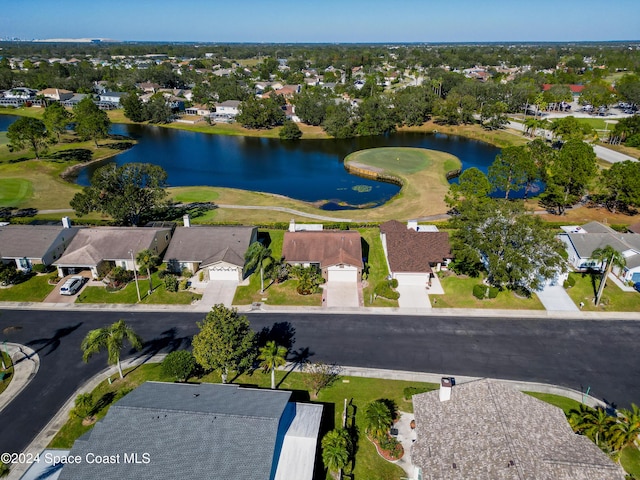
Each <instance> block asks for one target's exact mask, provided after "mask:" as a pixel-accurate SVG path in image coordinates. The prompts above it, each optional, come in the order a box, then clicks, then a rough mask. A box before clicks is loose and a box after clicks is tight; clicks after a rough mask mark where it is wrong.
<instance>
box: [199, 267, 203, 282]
mask: <svg viewBox="0 0 640 480" xmlns="http://www.w3.org/2000/svg"><path fill="white" fill-rule="evenodd" d="M198 281H199V282H202V281H204V270H200V273H198Z"/></svg>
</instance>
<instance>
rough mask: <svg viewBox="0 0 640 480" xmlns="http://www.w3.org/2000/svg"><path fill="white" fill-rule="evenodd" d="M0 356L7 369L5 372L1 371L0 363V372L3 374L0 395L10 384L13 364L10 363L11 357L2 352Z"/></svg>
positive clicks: (0, 364) (0, 381)
mask: <svg viewBox="0 0 640 480" xmlns="http://www.w3.org/2000/svg"><path fill="white" fill-rule="evenodd" d="M0 355H2V359H3V360H4V365H5V367H7V369H6V370H2V363H0V372H2V373H4V378H3V379H2V380H0V394H1V393H2V392H4V391H5V390H6V388H7V387H8V386H9V383H11V378H12V377H13V363H12V362H11V357H9V355H7V354H6V353H5V352H4V350H2V351H0Z"/></svg>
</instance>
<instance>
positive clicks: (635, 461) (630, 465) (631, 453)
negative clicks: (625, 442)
mask: <svg viewBox="0 0 640 480" xmlns="http://www.w3.org/2000/svg"><path fill="white" fill-rule="evenodd" d="M620 464H621V465H622V468H624V469H625V471H626V472H627V473H630V474H632V475H635V478H640V450H638V449H637V448H634V447H627V448H625V449H624V450H622V454H621V455H620Z"/></svg>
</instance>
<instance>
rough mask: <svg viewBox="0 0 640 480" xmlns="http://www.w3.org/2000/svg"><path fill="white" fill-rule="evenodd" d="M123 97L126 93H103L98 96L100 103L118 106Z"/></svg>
mask: <svg viewBox="0 0 640 480" xmlns="http://www.w3.org/2000/svg"><path fill="white" fill-rule="evenodd" d="M125 95H127V93H126V92H103V93H101V94H100V101H101V102H108V103H113V104H115V105H120V100H121V99H122V97H124V96H125Z"/></svg>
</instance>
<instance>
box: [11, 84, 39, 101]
mask: <svg viewBox="0 0 640 480" xmlns="http://www.w3.org/2000/svg"><path fill="white" fill-rule="evenodd" d="M37 93H38V91H37V90H34V89H32V88H26V87H15V88H12V89H11V90H7V91H6V92H4V98H13V99H19V100H29V99H30V98H34V97H35V96H36V94H37Z"/></svg>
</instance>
